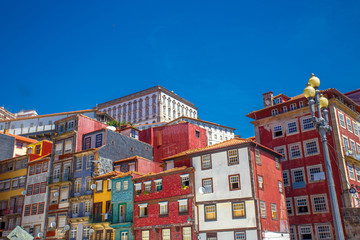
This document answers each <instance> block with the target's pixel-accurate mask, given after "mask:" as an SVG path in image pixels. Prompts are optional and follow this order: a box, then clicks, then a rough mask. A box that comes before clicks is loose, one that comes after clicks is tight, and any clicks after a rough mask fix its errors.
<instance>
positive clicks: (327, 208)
mask: <svg viewBox="0 0 360 240" xmlns="http://www.w3.org/2000/svg"><path fill="white" fill-rule="evenodd" d="M310 197H311V207H312V213H313V214H322V213H328V212H329V202H328V199H327V195H326V194H316V195H310ZM320 197H322V198H324V204H325V207H326V209H325V210H321V211H316V205H315V198H320Z"/></svg>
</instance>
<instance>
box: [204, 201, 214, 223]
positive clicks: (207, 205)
mask: <svg viewBox="0 0 360 240" xmlns="http://www.w3.org/2000/svg"><path fill="white" fill-rule="evenodd" d="M211 206H214V213H215V218H210V219H208V218H207V217H206V214H207V213H208V212H207V211H206V208H207V207H211ZM210 213H213V212H210ZM204 221H205V222H211V221H217V208H216V203H215V204H204Z"/></svg>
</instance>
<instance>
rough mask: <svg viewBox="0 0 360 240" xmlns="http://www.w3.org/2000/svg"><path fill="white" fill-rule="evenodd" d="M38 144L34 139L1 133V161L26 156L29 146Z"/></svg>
mask: <svg viewBox="0 0 360 240" xmlns="http://www.w3.org/2000/svg"><path fill="white" fill-rule="evenodd" d="M36 142H37V141H36V140H34V139H30V138H26V137H22V136H17V135H13V134H9V133H7V134H3V133H1V132H0V161H1V160H3V159H8V158H12V157H17V156H22V155H26V150H27V146H28V145H29V144H32V143H36Z"/></svg>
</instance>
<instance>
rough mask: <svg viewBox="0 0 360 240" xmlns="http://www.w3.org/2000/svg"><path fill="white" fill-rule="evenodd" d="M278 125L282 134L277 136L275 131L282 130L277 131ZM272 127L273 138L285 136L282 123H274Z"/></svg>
mask: <svg viewBox="0 0 360 240" xmlns="http://www.w3.org/2000/svg"><path fill="white" fill-rule="evenodd" d="M277 127H280V130H281V135H278V136H275V132H279V131H280V130H278V131H275V128H277ZM271 129H272V138H273V139H276V138H280V137H283V136H284V130H283V126H282V125H281V124H280V125H273V126H272V128H271Z"/></svg>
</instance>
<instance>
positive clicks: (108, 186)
mask: <svg viewBox="0 0 360 240" xmlns="http://www.w3.org/2000/svg"><path fill="white" fill-rule="evenodd" d="M107 190H108V191H111V180H110V179H107ZM124 190H125V189H124Z"/></svg>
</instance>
